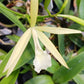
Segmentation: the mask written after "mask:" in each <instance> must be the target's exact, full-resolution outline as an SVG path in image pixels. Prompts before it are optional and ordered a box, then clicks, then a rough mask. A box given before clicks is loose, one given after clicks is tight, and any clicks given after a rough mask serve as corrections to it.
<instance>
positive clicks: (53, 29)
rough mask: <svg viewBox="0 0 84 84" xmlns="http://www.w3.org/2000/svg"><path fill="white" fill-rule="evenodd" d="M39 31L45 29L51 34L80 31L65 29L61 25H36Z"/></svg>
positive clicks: (77, 31)
mask: <svg viewBox="0 0 84 84" xmlns="http://www.w3.org/2000/svg"><path fill="white" fill-rule="evenodd" d="M36 29H37V30H39V31H45V32H49V33H53V34H75V33H82V32H81V31H79V30H75V29H67V28H61V27H36Z"/></svg>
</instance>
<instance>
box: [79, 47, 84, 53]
mask: <svg viewBox="0 0 84 84" xmlns="http://www.w3.org/2000/svg"><path fill="white" fill-rule="evenodd" d="M81 52H84V46H82V47H81V48H80V49H79V50H78V52H77V53H78V54H80V53H81Z"/></svg>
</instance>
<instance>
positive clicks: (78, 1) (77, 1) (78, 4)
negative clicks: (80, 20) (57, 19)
mask: <svg viewBox="0 0 84 84" xmlns="http://www.w3.org/2000/svg"><path fill="white" fill-rule="evenodd" d="M80 1H81V0H76V4H77V8H78V9H79V6H80Z"/></svg>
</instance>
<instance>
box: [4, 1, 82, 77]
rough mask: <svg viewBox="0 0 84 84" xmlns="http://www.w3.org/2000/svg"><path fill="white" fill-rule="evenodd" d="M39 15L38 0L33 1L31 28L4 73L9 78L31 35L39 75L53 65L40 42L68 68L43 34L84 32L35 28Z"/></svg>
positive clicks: (14, 51)
mask: <svg viewBox="0 0 84 84" xmlns="http://www.w3.org/2000/svg"><path fill="white" fill-rule="evenodd" d="M37 15H38V0H31V10H30V16H31V18H30V26H31V27H30V28H29V29H27V31H26V32H25V33H24V34H23V35H22V36H21V38H20V39H19V41H18V42H17V44H16V46H15V47H14V50H13V52H12V54H11V56H10V58H9V60H8V63H7V65H6V66H5V68H4V71H3V72H5V71H7V76H9V75H10V74H11V73H12V72H13V70H14V68H15V66H16V64H17V62H18V61H19V59H20V57H21V55H22V53H23V51H24V49H25V47H26V46H27V44H28V42H29V40H30V38H31V35H32V36H33V40H34V45H35V59H34V61H33V65H34V67H35V68H34V69H35V71H36V72H37V73H39V72H40V71H41V70H44V69H45V70H46V69H47V68H48V67H50V66H51V65H52V64H51V56H50V55H49V54H48V53H47V51H44V50H43V49H42V48H41V46H40V44H39V40H40V41H41V42H42V43H43V44H44V46H45V47H46V48H47V49H48V50H49V52H50V53H51V54H52V55H53V56H54V58H56V59H57V60H58V61H59V62H60V63H61V64H62V65H63V66H65V67H66V68H68V66H67V64H66V62H65V61H64V59H63V57H62V56H61V55H60V53H59V52H58V50H57V49H56V47H55V46H54V44H53V43H52V42H51V41H50V40H49V39H48V37H47V36H46V35H45V34H44V33H43V31H44V32H48V33H53V34H75V33H82V32H81V31H79V30H73V29H66V28H58V27H57V28H56V27H44V26H41V27H40V26H35V24H36V19H37ZM38 39H39V40H38Z"/></svg>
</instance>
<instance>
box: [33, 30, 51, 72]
mask: <svg viewBox="0 0 84 84" xmlns="http://www.w3.org/2000/svg"><path fill="white" fill-rule="evenodd" d="M32 35H33V40H34V44H35V59H34V61H33V65H34V67H35V71H36V72H37V73H39V72H40V71H41V70H44V69H45V70H46V69H47V68H48V67H50V66H51V56H50V55H49V54H48V53H47V52H46V51H43V49H42V48H41V46H40V44H39V40H38V36H37V32H36V30H35V29H32Z"/></svg>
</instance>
